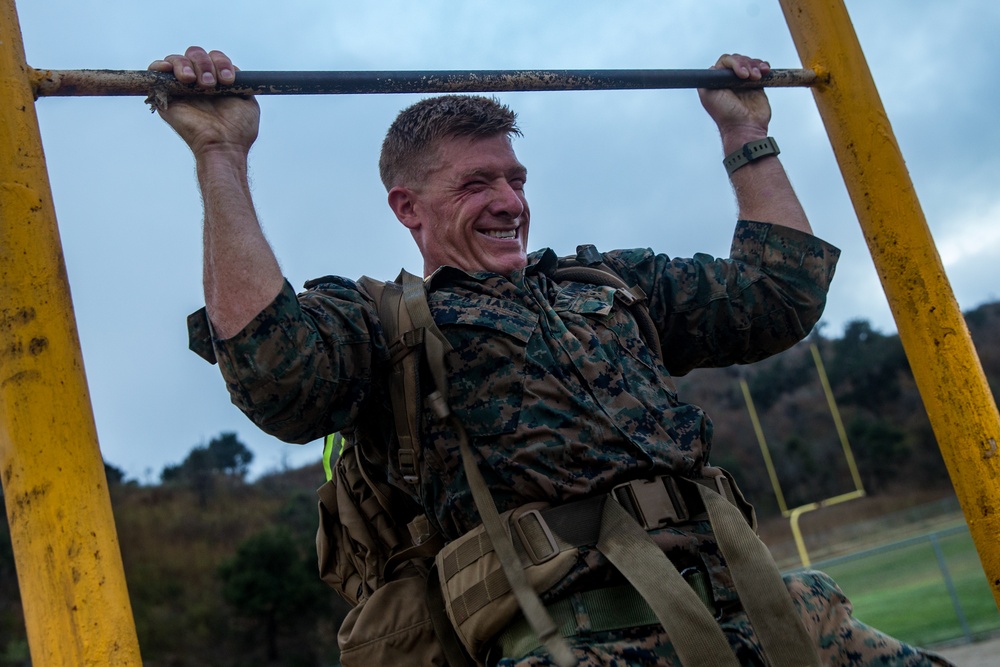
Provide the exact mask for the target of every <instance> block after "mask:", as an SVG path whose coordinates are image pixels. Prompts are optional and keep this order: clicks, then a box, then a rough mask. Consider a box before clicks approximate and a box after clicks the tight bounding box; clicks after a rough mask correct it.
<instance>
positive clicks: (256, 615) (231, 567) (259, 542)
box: [219, 528, 329, 661]
mask: <svg viewBox="0 0 1000 667" xmlns="http://www.w3.org/2000/svg"><path fill="white" fill-rule="evenodd" d="M219 577H220V579H221V580H222V595H223V598H224V599H225V601H226V602H227V603H229V605H231V606H232V608H233V610H234V611H235V612H236V614H238V615H240V616H243V617H245V618H247V619H249V620H251V621H254V622H255V623H256V624H257V625H258V626H259V627H260V628H262V630H263V632H264V640H265V646H266V647H267V659H268V660H270V661H275V660H277V659H278V637H279V634H280V633H281V632H282V630H283V628H284V626H285V624H286V623H288V622H289V621H290V620H291V619H292V618H293V617H294V619H295V624H296V625H300V624H305V623H306V622H308V621H309V620H313V621H315V619H316V617H317V614H318V613H319V611H320V610H321V609H324V608H328V607H329V603H328V599H329V594H328V590H327V589H326V588H325V587H324V586H323V585H322V584H321V583H320V582H319V580H318V578H317V577H316V569H315V562H314V559H313V558H309V559H306V558H303V557H302V554H301V553H300V552H299V549H298V546H297V541H296V539H295V538H294V537H293V536H292V534H291V533H290V532H289V531H288V530H286V529H284V528H270V529H267V530H265V531H263V532H260V533H258V534H256V535H254V536H252V537H250V538H248V539H247V540H246V541H244V542H243V543H242V544H241V545H240V546H239V548H238V549H237V550H236V555H235V556H234V557H233V558H232V559H230V560H228V561H226V562H224V563H223V564H222V565H221V566H220V567H219Z"/></svg>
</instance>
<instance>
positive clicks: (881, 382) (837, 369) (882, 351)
mask: <svg viewBox="0 0 1000 667" xmlns="http://www.w3.org/2000/svg"><path fill="white" fill-rule="evenodd" d="M901 372H906V373H909V372H910V367H909V364H908V363H907V361H906V355H905V354H904V352H903V345H902V344H901V343H900V342H899V336H886V335H883V334H881V333H879V332H878V331H876V330H875V329H873V328H872V326H871V324H870V323H869V322H868V321H867V320H853V321H851V322H848V324H847V326H846V327H845V328H844V336H843V337H842V338H840V339H839V340H836V341H834V343H833V363H832V364H830V365H829V367H828V368H827V374H828V375H829V378H830V384H831V385H832V386H833V388H834V391H835V392H836V393H837V398H838V400H840V401H842V402H843V403H847V404H852V405H857V406H860V407H864V408H868V409H875V408H877V407H879V406H884V405H888V404H890V403H892V402H893V401H895V400H896V399H898V398H899V395H900V373H901Z"/></svg>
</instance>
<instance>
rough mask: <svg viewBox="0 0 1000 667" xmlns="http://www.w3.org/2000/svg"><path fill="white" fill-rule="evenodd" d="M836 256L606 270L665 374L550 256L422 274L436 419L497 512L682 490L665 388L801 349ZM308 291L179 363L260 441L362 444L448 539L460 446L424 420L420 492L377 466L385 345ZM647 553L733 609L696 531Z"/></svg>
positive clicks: (463, 491)
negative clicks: (706, 579) (646, 325)
mask: <svg viewBox="0 0 1000 667" xmlns="http://www.w3.org/2000/svg"><path fill="white" fill-rule="evenodd" d="M838 257H839V251H838V250H837V249H836V248H834V247H832V246H830V245H829V244H827V243H825V242H823V241H821V240H819V239H817V238H815V237H813V236H810V235H808V234H804V233H801V232H798V231H795V230H792V229H789V228H786V227H781V226H772V225H769V224H765V223H758V222H749V221H740V222H739V223H738V224H737V227H736V231H735V234H734V238H733V244H732V249H731V252H730V257H729V258H728V259H716V258H713V257H710V256H708V255H701V254H699V255H695V256H694V257H693V258H690V259H670V258H669V257H667V256H666V255H662V254H654V253H653V252H652V251H650V250H620V251H613V252H609V253H605V254H604V260H605V262H606V263H607V264H608V265H609V266H611V268H613V269H614V270H615V271H616V272H617V273H618V274H619V275H620V276H621V277H622V278H623V279H624V280H625V282H626V283H628V284H630V285H638V286H639V287H640V288H641V289H642V291H643V292H644V293H645V294H646V295H647V297H648V306H649V312H650V315H651V316H652V318H653V320H654V322H656V324H657V327H658V329H659V335H660V340H661V343H662V364H661V363H660V362H658V361H657V359H656V358H655V357H654V355H652V354H651V353H650V350H649V349H648V348H647V347H646V345H645V343H644V342H643V341H642V338H641V337H640V334H639V330H638V327H637V325H636V323H635V320H634V319H633V317H632V316H631V314H630V313H629V312H628V310H627V309H626V308H625V306H624V305H623V304H622V299H621V298H620V297H619V295H617V291H616V290H615V289H613V288H609V287H603V286H596V285H591V284H584V283H575V282H565V281H564V282H556V281H555V280H554V279H553V278H552V272H553V271H554V270H555V269H556V267H557V263H558V259H557V257H556V256H555V254H554V253H553V252H552V251H550V250H543V251H539V252H536V253H533V254H532V255H530V256H529V258H528V266H527V267H526V268H525V269H524V270H523V271H518V272H516V273H514V274H513V275H511V276H509V277H505V276H500V275H497V274H493V273H472V274H469V273H465V272H463V271H460V270H457V269H454V268H449V267H443V268H441V269H439V270H438V271H436V272H435V273H434V274H433V275H432V276H430V277H429V278H428V280H427V285H428V302H429V305H430V308H431V312H432V314H433V316H434V319H435V322H436V323H437V325H438V326H439V328H440V329H441V330H442V331H443V332H444V334H445V335H446V336H447V338H448V340H449V341H450V343H451V344H452V346H453V350H452V351H451V352H449V353H448V355H447V357H446V360H445V361H446V364H447V365H448V370H449V383H450V386H449V396H448V399H449V403H450V405H451V406H452V408H453V410H454V411H455V413H456V414H457V415H458V416H459V417H460V418H461V420H462V422H463V423H464V424H465V426H466V428H467V429H468V432H469V435H470V440H471V445H472V447H473V449H474V451H475V452H476V453H477V454H478V456H479V457H480V459H481V460H480V462H479V463H480V466H479V467H480V469H481V470H482V473H483V475H484V477H485V478H486V481H487V483H488V484H489V486H490V489H491V491H492V494H493V497H494V499H495V501H496V504H497V507H498V509H499V510H500V511H501V512H503V511H504V510H507V509H512V508H514V507H518V506H520V505H523V504H525V503H528V502H533V501H546V502H549V503H553V504H558V503H563V502H566V501H570V500H578V499H581V498H584V497H587V496H591V495H593V494H595V493H601V492H607V491H609V490H610V489H611V488H612V487H613V486H614V485H616V484H619V483H621V482H625V481H628V480H631V479H637V478H643V477H649V476H652V475H657V474H667V473H669V474H677V475H694V474H697V473H698V471H699V470H700V468H701V467H702V466H703V465H705V464H706V463H707V462H708V459H709V454H710V450H711V442H712V424H711V421H710V420H709V419H708V417H707V416H706V415H705V414H704V412H703V411H702V410H701V409H700V408H698V407H697V406H693V405H690V404H687V403H683V402H681V400H680V399H679V398H678V396H677V394H676V393H675V391H674V390H673V388H672V386H673V385H672V383H671V381H670V377H671V375H681V374H684V373H687V372H688V371H690V370H691V369H693V368H697V367H706V366H727V365H730V364H735V363H750V362H753V361H758V360H760V359H763V358H765V357H768V356H770V355H773V354H776V353H778V352H781V351H782V350H785V349H787V348H788V347H790V346H792V345H793V344H795V343H796V342H798V341H799V340H801V339H802V338H803V337H804V336H805V335H806V334H807V333H808V332H809V330H810V329H811V328H812V327H813V325H814V324H815V323H816V322H817V321H818V319H819V317H820V315H821V313H822V310H823V306H824V305H825V301H826V292H827V288H828V286H829V283H830V280H831V278H832V277H833V272H834V267H835V265H836V261H837V259H838ZM306 287H307V290H306V292H304V293H302V294H300V295H298V296H296V295H295V294H294V292H293V291H292V289H291V287H290V286H288V285H287V283H286V285H285V288H284V290H283V291H282V292H281V293H280V294H279V295H278V297H277V298H276V299H275V301H274V302H273V303H272V304H270V306H269V307H268V308H266V309H265V310H264V311H263V312H261V313H260V314H259V315H258V316H257V317H256V318H255V319H254V320H253V321H252V322H251V323H250V324H249V325H248V326H247V327H246V328H245V329H244V330H243V331H242V332H241V333H239V334H237V335H236V336H234V337H233V338H230V339H228V340H225V341H220V340H213V339H211V337H210V336H209V335H208V334H207V331H208V327H207V325H206V323H205V318H204V316H203V315H202V317H201V318H200V319H199V318H192V319H191V320H190V323H191V338H192V349H195V351H198V352H199V353H200V354H202V355H203V356H205V357H206V358H209V359H212V358H214V357H216V356H217V358H218V361H219V364H220V367H221V370H222V373H223V375H224V377H225V379H226V383H227V386H228V388H229V391H230V394H231V397H232V400H233V402H234V403H235V404H236V405H237V406H238V407H239V408H240V409H241V410H243V411H244V412H245V413H246V414H247V415H248V416H249V417H250V418H251V419H252V420H253V421H254V423H256V424H257V425H258V426H259V427H260V428H262V429H263V430H264V431H266V432H268V433H271V434H273V435H275V436H276V437H278V438H280V439H282V440H285V441H288V442H308V441H311V440H315V439H317V438H321V437H323V436H325V435H326V434H327V433H331V432H334V431H342V430H345V429H354V431H355V432H356V433H357V435H358V438H359V439H362V440H364V441H365V442H368V443H372V444H374V445H376V447H374V448H373V449H374V450H376V455H382V456H384V457H385V459H384V461H383V462H384V464H385V468H386V469H387V475H388V477H389V479H390V480H391V481H393V482H394V483H395V484H396V485H397V486H400V487H401V488H404V489H407V490H408V491H409V492H410V493H411V494H412V495H413V496H414V498H416V499H417V500H419V502H420V503H421V504H422V506H423V507H424V508H425V510H426V511H427V513H428V516H429V518H430V519H431V521H432V522H435V523H436V524H437V525H438V526H439V527H440V529H441V530H442V532H443V534H444V535H445V536H446V538H448V539H453V538H455V537H458V536H459V535H461V534H463V533H465V532H467V531H468V530H470V529H471V528H473V527H475V526H476V525H478V524H479V519H478V515H477V512H476V509H475V505H474V503H473V500H472V497H471V492H470V490H469V488H468V485H467V484H466V480H465V475H464V472H463V470H462V465H461V462H460V460H459V454H458V445H457V439H456V438H455V436H454V434H453V433H452V432H451V431H450V430H449V429H448V428H447V427H446V426H444V425H443V424H441V423H440V422H437V421H436V420H434V419H433V418H432V415H431V413H430V412H429V411H425V413H426V414H425V419H424V423H423V427H424V430H423V437H422V447H423V457H422V460H421V462H420V473H421V474H420V483H419V486H418V487H416V488H414V487H412V486H408V484H407V482H405V481H403V480H402V476H401V474H400V472H399V467H398V464H397V462H396V461H395V460H394V458H393V456H392V454H393V442H394V440H393V438H394V436H393V433H392V424H393V419H392V416H391V413H390V408H389V405H390V401H389V398H388V395H387V375H388V371H389V368H390V362H389V355H388V345H387V341H386V339H385V335H384V333H383V331H382V328H381V326H380V323H379V321H378V314H377V309H376V307H375V305H374V303H373V302H372V300H371V299H370V298H369V297H368V295H366V294H365V293H364V292H363V290H361V289H360V288H359V287H358V286H357V285H356V284H355V283H354V282H352V281H350V280H347V279H344V278H338V277H333V276H330V277H326V278H322V279H319V280H314V281H310V282H309V283H307V284H306ZM213 348H214V349H213ZM369 451H371V450H369ZM653 537H654V539H655V540H656V541H657V543H658V544H659V545H660V546H661V547H662V548H663V549H664V551H665V552H666V553H667V554H668V556H670V558H671V560H672V561H674V563H675V564H677V565H678V567H684V566H687V565H700V566H702V567H703V568H704V569H705V570H706V571H707V572H708V573H709V576H710V578H711V581H712V587H713V593H714V595H715V597H716V599H717V600H720V601H726V600H732V599H733V598H734V596H735V593H734V591H733V587H732V580H731V578H730V577H729V574H728V571H727V569H726V567H725V562H724V559H723V558H722V556H721V554H720V553H719V550H718V548H717V546H716V544H715V540H714V538H713V536H712V534H711V529H710V526H708V524H706V523H698V522H696V523H691V524H686V525H680V526H674V527H670V528H666V529H662V530H660V531H657V532H656V533H654V534H653ZM605 565H606V561H605V560H604V557H603V556H602V555H601V554H599V553H597V552H596V551H595V550H592V549H586V548H585V549H582V550H581V551H580V556H579V560H578V565H577V567H576V568H575V569H574V570H573V571H572V572H571V573H570V574H569V575H568V576H567V577H566V578H565V579H564V580H563V581H562V582H561V583H560V584H559V585H557V586H556V588H554V589H553V590H551V591H549V592H548V594H547V596H548V597H550V598H554V597H556V596H560V595H563V594H565V593H567V592H570V591H572V590H574V589H581V588H584V587H589V586H594V585H600V584H602V583H603V582H604V581H605V580H606V578H607V576H608V570H609V569H610V568H607V567H605ZM532 664H533V663H532ZM538 664H544V663H538ZM588 664H589V663H588ZM594 664H605V663H594ZM607 664H623V663H620V662H619V663H607ZM629 664H634V663H629ZM663 664H670V663H663ZM845 664H855V663H845ZM858 664H860V663H858Z"/></svg>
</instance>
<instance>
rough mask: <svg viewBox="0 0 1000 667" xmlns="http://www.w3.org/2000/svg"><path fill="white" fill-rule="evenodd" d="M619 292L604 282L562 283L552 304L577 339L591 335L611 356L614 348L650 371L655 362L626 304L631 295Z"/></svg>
mask: <svg viewBox="0 0 1000 667" xmlns="http://www.w3.org/2000/svg"><path fill="white" fill-rule="evenodd" d="M620 292H621V290H619V289H616V288H614V287H609V286H606V285H592V284H589V283H575V282H571V283H566V284H565V285H563V286H562V288H561V289H560V290H559V293H558V294H556V297H555V300H554V301H553V304H552V307H553V309H554V310H555V311H556V312H557V313H558V314H559V316H560V317H561V318H562V320H563V322H564V323H565V324H566V326H567V328H569V330H570V331H572V332H573V333H574V334H575V335H576V336H577V337H578V338H579V339H580V340H581V341H585V340H587V339H588V338H589V336H590V335H595V336H597V338H598V340H600V342H601V344H602V345H603V346H605V348H606V349H607V350H608V354H609V355H611V356H612V358H614V357H615V350H617V351H619V352H624V353H625V354H626V355H628V357H630V358H632V359H634V360H635V361H638V362H639V363H640V364H642V365H643V366H644V367H645V368H646V369H647V371H649V372H654V368H655V365H656V362H655V360H654V359H653V355H652V354H650V351H649V349H648V348H647V347H646V345H645V342H644V341H643V340H642V336H641V334H640V332H639V327H638V326H637V324H636V321H635V318H634V317H633V315H632V314H631V313H630V312H629V309H628V307H627V305H626V304H627V303H629V302H630V301H631V299H632V297H631V295H629V294H627V293H626V294H625V295H624V296H625V297H629V298H628V299H626V298H622V295H621V294H620ZM581 316H582V319H581Z"/></svg>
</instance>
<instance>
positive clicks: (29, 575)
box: [0, 0, 141, 667]
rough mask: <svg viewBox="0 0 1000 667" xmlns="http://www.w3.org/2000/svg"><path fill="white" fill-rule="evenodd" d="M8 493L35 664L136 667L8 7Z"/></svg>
mask: <svg viewBox="0 0 1000 667" xmlns="http://www.w3.org/2000/svg"><path fill="white" fill-rule="evenodd" d="M0 152H2V153H3V159H2V160H0V482H2V485H3V492H4V497H5V501H6V506H7V519H8V522H9V524H10V531H11V539H12V542H13V545H14V557H15V561H16V564H17V577H18V583H19V585H20V589H21V600H22V603H23V606H24V614H25V621H26V625H27V630H28V644H29V646H30V648H31V657H32V662H33V664H36V665H45V666H46V667H49V666H52V665H65V666H66V667H81V666H85V667H107V666H108V665H138V664H140V663H141V659H140V657H139V643H138V640H137V639H136V633H135V623H134V621H133V618H132V609H131V606H130V604H129V598H128V591H127V590H126V586H125V575H124V570H123V568H122V560H121V553H120V550H119V547H118V538H117V535H116V532H115V526H114V518H113V516H112V513H111V502H110V498H109V496H108V489H107V480H106V479H105V474H104V465H103V462H102V459H101V453H100V450H99V448H98V445H97V430H96V428H95V426H94V418H93V414H92V411H91V407H90V396H89V394H88V391H87V381H86V377H85V375H84V370H83V359H82V356H81V353H80V343H79V339H78V335H77V331H76V324H75V320H74V315H73V306H72V303H71V301H70V293H69V283H68V281H67V278H66V267H65V263H64V261H63V254H62V247H61V244H60V241H59V232H58V229H57V227H56V216H55V209H54V206H53V203H52V194H51V191H50V188H49V181H48V174H47V172H46V167H45V157H44V155H43V153H42V143H41V137H40V134H39V128H38V119H37V116H36V114H35V103H34V98H33V95H32V90H31V87H30V84H29V80H28V68H27V65H26V64H25V62H24V46H23V43H22V40H21V30H20V24H19V23H18V19H17V10H16V8H15V5H14V0H0Z"/></svg>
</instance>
